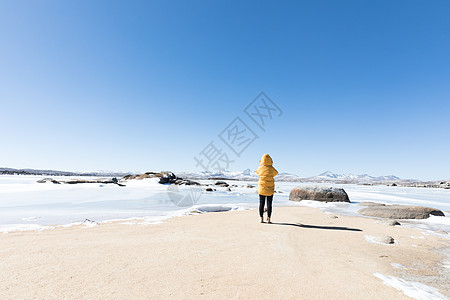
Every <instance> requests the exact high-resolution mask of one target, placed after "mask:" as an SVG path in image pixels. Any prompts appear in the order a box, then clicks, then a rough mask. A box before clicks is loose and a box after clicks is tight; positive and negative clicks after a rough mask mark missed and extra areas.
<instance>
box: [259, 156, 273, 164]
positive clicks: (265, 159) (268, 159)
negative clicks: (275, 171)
mask: <svg viewBox="0 0 450 300" xmlns="http://www.w3.org/2000/svg"><path fill="white" fill-rule="evenodd" d="M259 162H260V164H261V166H271V165H272V164H273V160H272V157H270V155H269V154H264V155H263V157H262V158H261V160H260V161H259Z"/></svg>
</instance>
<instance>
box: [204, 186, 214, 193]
mask: <svg viewBox="0 0 450 300" xmlns="http://www.w3.org/2000/svg"><path fill="white" fill-rule="evenodd" d="M215 190H216V189H213V188H210V187H209V188H206V189H205V191H207V192H214V191H215Z"/></svg>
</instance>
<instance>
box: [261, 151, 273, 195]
mask: <svg viewBox="0 0 450 300" xmlns="http://www.w3.org/2000/svg"><path fill="white" fill-rule="evenodd" d="M259 163H260V166H259V168H258V170H256V174H258V175H259V182H258V193H259V194H260V195H263V196H272V195H273V193H274V191H275V180H274V179H273V178H274V177H275V176H276V175H277V174H278V171H277V170H275V168H274V167H272V164H273V161H272V158H271V157H270V155H269V154H264V155H263V157H262V158H261V160H260V161H259Z"/></svg>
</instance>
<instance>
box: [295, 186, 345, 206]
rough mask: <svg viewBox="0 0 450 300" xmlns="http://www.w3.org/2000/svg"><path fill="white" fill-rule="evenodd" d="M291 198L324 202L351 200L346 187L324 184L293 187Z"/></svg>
mask: <svg viewBox="0 0 450 300" xmlns="http://www.w3.org/2000/svg"><path fill="white" fill-rule="evenodd" d="M289 200H291V201H301V200H316V201H322V202H350V199H349V198H348V195H347V193H346V192H345V190H344V189H341V188H334V187H322V186H304V187H297V188H293V189H292V190H291V192H290V194H289Z"/></svg>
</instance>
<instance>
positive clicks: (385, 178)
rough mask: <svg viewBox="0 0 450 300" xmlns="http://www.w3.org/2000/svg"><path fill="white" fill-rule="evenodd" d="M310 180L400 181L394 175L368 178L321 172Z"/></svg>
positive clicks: (366, 175) (365, 176)
mask: <svg viewBox="0 0 450 300" xmlns="http://www.w3.org/2000/svg"><path fill="white" fill-rule="evenodd" d="M309 178H310V179H320V180H349V181H397V180H401V179H400V178H399V177H397V176H394V175H388V176H378V177H375V176H370V175H368V174H363V175H353V174H336V173H333V172H331V171H326V172H323V173H321V174H319V175H317V176H313V177H309Z"/></svg>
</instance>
